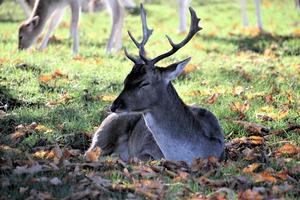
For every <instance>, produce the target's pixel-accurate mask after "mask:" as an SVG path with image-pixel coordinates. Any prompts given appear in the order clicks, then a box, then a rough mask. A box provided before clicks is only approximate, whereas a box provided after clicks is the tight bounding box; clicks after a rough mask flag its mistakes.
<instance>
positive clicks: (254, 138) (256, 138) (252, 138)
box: [247, 136, 265, 145]
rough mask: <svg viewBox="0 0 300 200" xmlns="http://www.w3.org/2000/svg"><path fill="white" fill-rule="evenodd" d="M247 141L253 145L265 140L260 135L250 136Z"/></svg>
mask: <svg viewBox="0 0 300 200" xmlns="http://www.w3.org/2000/svg"><path fill="white" fill-rule="evenodd" d="M247 140H248V142H249V143H251V144H255V145H260V144H263V143H264V142H265V139H264V138H263V137H260V136H250V137H248V138H247Z"/></svg>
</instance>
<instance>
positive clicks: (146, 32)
mask: <svg viewBox="0 0 300 200" xmlns="http://www.w3.org/2000/svg"><path fill="white" fill-rule="evenodd" d="M141 18H142V29H143V39H142V41H141V42H140V43H139V42H138V41H137V40H136V39H135V38H134V37H133V35H132V34H131V32H130V31H128V35H129V37H130V38H131V40H132V41H133V43H134V44H135V46H136V47H137V48H138V49H139V56H140V58H141V59H142V60H143V61H144V62H145V63H148V62H150V60H149V59H147V58H146V55H145V48H144V47H145V44H146V43H147V42H148V39H149V37H150V36H151V34H152V32H153V29H149V28H148V26H147V16H146V11H145V9H144V6H143V4H141ZM125 55H126V56H127V57H128V58H129V59H130V60H131V61H133V62H134V63H138V62H139V60H138V59H137V58H135V57H133V56H131V55H129V54H128V52H127V50H126V49H125Z"/></svg>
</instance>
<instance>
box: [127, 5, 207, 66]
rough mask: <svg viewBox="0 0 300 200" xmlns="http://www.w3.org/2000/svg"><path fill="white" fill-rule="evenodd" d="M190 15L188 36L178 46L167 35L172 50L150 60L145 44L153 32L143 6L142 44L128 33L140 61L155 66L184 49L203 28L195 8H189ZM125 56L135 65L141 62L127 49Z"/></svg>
mask: <svg viewBox="0 0 300 200" xmlns="http://www.w3.org/2000/svg"><path fill="white" fill-rule="evenodd" d="M189 10H190V13H191V25H190V30H189V33H188V35H187V36H186V37H185V38H184V39H183V40H182V41H181V42H180V43H178V44H175V43H174V42H173V41H172V39H171V38H170V37H169V36H168V35H166V37H167V39H168V41H169V43H170V45H171V46H172V49H171V50H170V51H168V52H166V53H164V54H161V55H159V56H157V57H156V58H154V59H148V58H147V57H146V55H145V48H144V47H145V44H146V43H147V42H148V39H149V37H150V36H151V34H152V32H153V30H152V29H149V28H148V26H147V18H146V11H145V9H144V7H143V4H141V18H142V29H143V39H142V42H138V41H137V40H136V39H135V38H134V37H133V36H132V34H131V32H130V31H128V34H129V37H130V38H131V40H132V41H133V43H134V44H135V46H136V47H137V48H138V49H139V57H140V59H142V60H143V61H144V63H146V64H148V65H151V66H154V64H155V63H157V62H159V61H160V60H162V59H164V58H167V57H169V56H171V55H173V54H174V53H176V52H177V51H178V50H179V49H180V48H182V47H183V46H184V45H186V44H187V43H188V42H189V41H190V40H191V39H192V38H193V36H194V35H196V33H197V32H198V31H200V30H201V29H202V28H201V27H199V21H200V18H198V17H197V15H196V12H195V11H194V9H193V8H191V7H190V8H189ZM125 55H126V56H127V57H128V58H129V59H130V60H131V61H132V62H134V63H135V64H138V63H140V62H141V60H140V59H138V58H136V57H134V56H131V55H129V54H128V52H127V50H126V49H125Z"/></svg>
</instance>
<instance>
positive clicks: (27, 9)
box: [17, 0, 31, 17]
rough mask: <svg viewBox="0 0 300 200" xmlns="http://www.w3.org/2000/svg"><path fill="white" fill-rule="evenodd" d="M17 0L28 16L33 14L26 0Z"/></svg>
mask: <svg viewBox="0 0 300 200" xmlns="http://www.w3.org/2000/svg"><path fill="white" fill-rule="evenodd" d="M17 1H18V3H19V4H20V6H21V7H22V9H23V10H24V12H25V14H26V16H27V17H30V15H31V9H30V8H29V6H28V5H27V3H26V2H25V1H24V0H17Z"/></svg>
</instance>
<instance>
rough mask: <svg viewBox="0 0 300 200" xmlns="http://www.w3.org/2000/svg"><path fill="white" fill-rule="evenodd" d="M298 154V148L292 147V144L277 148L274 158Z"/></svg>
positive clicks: (299, 151)
mask: <svg viewBox="0 0 300 200" xmlns="http://www.w3.org/2000/svg"><path fill="white" fill-rule="evenodd" d="M297 153H300V148H298V147H296V146H294V145H292V144H289V143H288V144H285V145H283V146H282V147H280V148H278V149H277V150H276V151H275V155H276V156H281V155H283V154H288V155H293V154H297Z"/></svg>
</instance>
